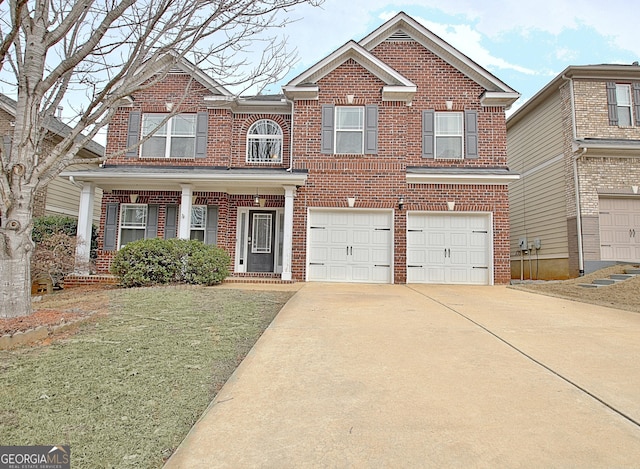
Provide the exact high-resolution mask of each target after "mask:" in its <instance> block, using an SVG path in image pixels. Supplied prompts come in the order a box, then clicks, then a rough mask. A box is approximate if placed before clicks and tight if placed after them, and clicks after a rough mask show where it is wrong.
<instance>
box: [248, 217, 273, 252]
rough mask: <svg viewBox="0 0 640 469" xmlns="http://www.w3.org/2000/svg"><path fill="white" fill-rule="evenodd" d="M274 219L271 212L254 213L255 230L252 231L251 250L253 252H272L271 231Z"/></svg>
mask: <svg viewBox="0 0 640 469" xmlns="http://www.w3.org/2000/svg"><path fill="white" fill-rule="evenodd" d="M272 227H273V220H272V216H271V214H270V213H254V214H253V230H252V233H251V252H252V253H253V254H270V253H271V233H272Z"/></svg>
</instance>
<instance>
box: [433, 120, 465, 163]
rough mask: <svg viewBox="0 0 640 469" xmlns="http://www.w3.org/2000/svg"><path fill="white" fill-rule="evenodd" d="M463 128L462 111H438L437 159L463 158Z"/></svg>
mask: <svg viewBox="0 0 640 469" xmlns="http://www.w3.org/2000/svg"><path fill="white" fill-rule="evenodd" d="M463 129H464V124H463V114H462V113H461V112H436V125H435V156H436V158H437V159H438V158H442V159H462V154H463V153H462V149H463V148H464V145H463V144H464V135H463Z"/></svg>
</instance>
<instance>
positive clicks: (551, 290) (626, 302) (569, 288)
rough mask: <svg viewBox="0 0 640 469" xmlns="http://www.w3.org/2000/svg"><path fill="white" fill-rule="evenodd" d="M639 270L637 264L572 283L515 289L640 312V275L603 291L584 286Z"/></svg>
mask: <svg viewBox="0 0 640 469" xmlns="http://www.w3.org/2000/svg"><path fill="white" fill-rule="evenodd" d="M639 267H640V266H638V265H637V264H633V265H632V264H629V265H615V266H612V267H607V268H605V269H601V270H598V271H596V272H593V273H591V274H588V275H585V276H583V277H579V278H575V279H571V280H564V281H559V282H538V283H523V284H518V285H512V286H511V288H516V289H519V290H525V291H530V292H534V293H540V294H543V295H549V296H555V297H559V298H567V299H570V300H575V301H580V302H583V303H591V304H597V305H601V306H608V307H611V308H617V309H623V310H626V311H634V312H638V313H640V276H636V277H634V278H631V279H629V280H625V281H623V282H619V283H616V284H614V285H607V286H604V287H599V288H585V287H581V286H580V284H582V283H591V282H592V281H593V280H596V279H601V278H608V277H609V275H612V274H622V273H625V271H626V270H628V269H637V268H639Z"/></svg>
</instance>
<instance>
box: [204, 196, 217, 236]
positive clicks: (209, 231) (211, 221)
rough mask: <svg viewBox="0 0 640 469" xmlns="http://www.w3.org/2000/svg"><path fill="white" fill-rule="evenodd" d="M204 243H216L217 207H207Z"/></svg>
mask: <svg viewBox="0 0 640 469" xmlns="http://www.w3.org/2000/svg"><path fill="white" fill-rule="evenodd" d="M204 242H205V244H217V243H218V207H215V206H213V205H210V206H208V207H207V228H206V231H205V234H204Z"/></svg>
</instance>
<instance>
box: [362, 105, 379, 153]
mask: <svg viewBox="0 0 640 469" xmlns="http://www.w3.org/2000/svg"><path fill="white" fill-rule="evenodd" d="M364 122H365V134H364V152H365V154H367V155H371V154H376V153H378V106H377V105H375V104H372V105H369V106H366V107H365V117H364Z"/></svg>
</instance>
